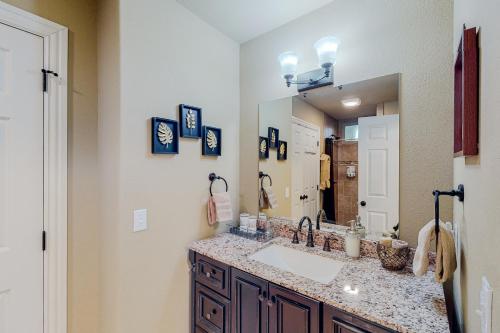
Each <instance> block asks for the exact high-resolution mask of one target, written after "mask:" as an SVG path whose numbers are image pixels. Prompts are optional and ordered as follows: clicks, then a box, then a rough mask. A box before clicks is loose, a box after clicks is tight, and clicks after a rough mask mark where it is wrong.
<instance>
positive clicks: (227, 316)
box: [189, 251, 394, 333]
mask: <svg viewBox="0 0 500 333" xmlns="http://www.w3.org/2000/svg"><path fill="white" fill-rule="evenodd" d="M189 258H190V262H191V265H192V274H191V285H192V298H191V302H192V306H191V310H192V311H191V318H192V327H191V331H192V332H193V333H320V332H323V333H389V332H394V331H392V330H389V329H385V328H383V327H381V326H378V325H376V324H373V323H370V322H368V321H365V320H363V319H361V318H359V317H356V316H354V315H352V314H349V313H346V312H344V311H341V310H339V309H336V308H334V307H331V306H329V305H326V304H323V303H322V302H320V301H317V300H314V299H311V298H309V297H306V296H304V295H301V294H299V293H297V292H294V291H291V290H288V289H286V288H283V287H281V286H278V285H276V284H273V283H272V282H269V281H267V280H264V279H261V278H259V277H257V276H254V275H252V274H249V273H246V272H243V271H241V270H238V269H236V268H233V267H230V266H228V265H226V264H223V263H221V262H218V261H215V260H213V259H210V258H208V257H205V256H203V255H200V254H198V253H196V252H194V251H190V253H189Z"/></svg>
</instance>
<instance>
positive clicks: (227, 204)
mask: <svg viewBox="0 0 500 333" xmlns="http://www.w3.org/2000/svg"><path fill="white" fill-rule="evenodd" d="M213 199H214V203H215V211H216V216H217V222H232V221H233V208H232V206H231V197H230V196H229V193H228V192H221V193H214V194H213Z"/></svg>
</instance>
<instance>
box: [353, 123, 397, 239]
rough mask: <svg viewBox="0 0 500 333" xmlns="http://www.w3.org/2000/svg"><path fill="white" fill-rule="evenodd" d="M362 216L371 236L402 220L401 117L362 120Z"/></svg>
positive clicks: (360, 195)
mask: <svg viewBox="0 0 500 333" xmlns="http://www.w3.org/2000/svg"><path fill="white" fill-rule="evenodd" d="M358 145H359V147H358V149H359V170H360V172H359V183H358V186H359V199H358V200H359V202H360V205H359V214H360V215H361V221H362V223H363V225H365V226H366V227H367V229H368V233H370V234H372V235H378V236H381V234H382V233H383V232H391V231H393V230H392V228H393V227H394V226H396V225H397V224H398V219H399V115H391V116H381V117H362V118H359V142H358Z"/></svg>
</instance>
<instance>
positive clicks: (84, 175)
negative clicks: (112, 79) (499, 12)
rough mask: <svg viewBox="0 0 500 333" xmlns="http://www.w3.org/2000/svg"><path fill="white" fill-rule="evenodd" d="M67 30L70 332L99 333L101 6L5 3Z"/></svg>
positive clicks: (51, 0)
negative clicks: (97, 22) (99, 83)
mask: <svg viewBox="0 0 500 333" xmlns="http://www.w3.org/2000/svg"><path fill="white" fill-rule="evenodd" d="M3 1H5V2H7V3H9V4H11V5H14V6H17V7H19V8H22V9H24V10H27V11H29V12H32V13H34V14H36V15H39V16H42V17H44V18H47V19H49V20H51V21H54V22H57V23H59V24H62V25H64V26H66V27H68V28H69V68H68V69H69V82H68V89H69V95H68V97H69V109H68V112H69V117H68V328H69V332H70V333H80V332H81V333H90V332H96V331H97V326H98V317H99V302H98V295H99V241H98V240H99V229H98V227H99V221H98V208H97V206H98V203H99V201H98V196H97V195H96V193H98V190H97V188H98V185H97V178H96V174H97V66H96V64H97V51H96V48H97V43H96V39H97V25H96V18H97V4H96V1H95V0H3Z"/></svg>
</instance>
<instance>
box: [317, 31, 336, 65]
mask: <svg viewBox="0 0 500 333" xmlns="http://www.w3.org/2000/svg"><path fill="white" fill-rule="evenodd" d="M339 44H340V42H339V40H338V39H337V38H335V37H332V36H327V37H323V38H321V39H320V40H318V41H317V42H316V43H314V48H315V49H316V53H317V54H318V60H319V65H320V66H321V67H329V66H330V65H331V66H334V65H335V61H336V59H337V49H338V47H339Z"/></svg>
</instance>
